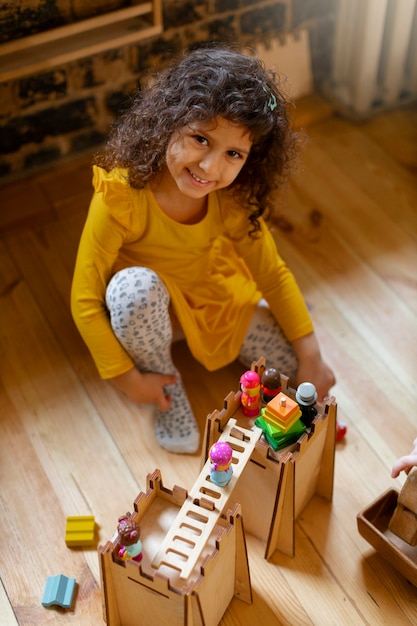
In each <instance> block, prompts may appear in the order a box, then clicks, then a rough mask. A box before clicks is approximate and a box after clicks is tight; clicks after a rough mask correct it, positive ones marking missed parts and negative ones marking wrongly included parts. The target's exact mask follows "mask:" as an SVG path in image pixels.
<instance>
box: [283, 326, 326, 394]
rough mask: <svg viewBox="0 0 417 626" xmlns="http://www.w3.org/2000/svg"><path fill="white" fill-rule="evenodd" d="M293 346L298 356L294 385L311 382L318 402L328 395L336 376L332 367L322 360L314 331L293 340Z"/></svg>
mask: <svg viewBox="0 0 417 626" xmlns="http://www.w3.org/2000/svg"><path fill="white" fill-rule="evenodd" d="M293 348H294V351H295V353H296V355H297V358H298V371H297V380H296V385H297V386H298V385H299V384H300V383H305V382H309V383H313V385H314V386H315V388H316V391H317V397H318V400H319V402H321V401H322V400H323V398H325V397H326V396H328V395H329V390H330V388H331V387H332V386H333V385H334V384H335V382H336V378H335V375H334V373H333V371H332V369H331V368H330V367H329V365H327V363H325V361H324V360H323V358H322V356H321V353H320V348H319V345H318V342H317V339H316V336H315V334H314V333H311V334H309V335H306V336H304V337H301V338H300V339H297V340H296V341H294V342H293Z"/></svg>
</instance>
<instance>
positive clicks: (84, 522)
mask: <svg viewBox="0 0 417 626" xmlns="http://www.w3.org/2000/svg"><path fill="white" fill-rule="evenodd" d="M94 530H95V521H94V515H70V516H69V517H67V524H66V528H65V543H66V544H67V546H68V547H69V548H77V547H81V546H92V545H94Z"/></svg>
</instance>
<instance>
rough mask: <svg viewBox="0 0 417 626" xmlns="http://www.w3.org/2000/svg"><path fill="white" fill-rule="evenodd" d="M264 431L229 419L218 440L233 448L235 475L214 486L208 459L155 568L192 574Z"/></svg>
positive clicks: (155, 562) (187, 575)
mask: <svg viewBox="0 0 417 626" xmlns="http://www.w3.org/2000/svg"><path fill="white" fill-rule="evenodd" d="M261 434H262V430H261V429H260V428H256V427H255V428H254V429H253V430H247V429H244V428H237V427H236V420H235V419H230V420H229V422H228V424H227V426H226V428H225V429H224V431H223V433H222V435H221V437H220V439H219V441H224V442H226V443H228V444H229V445H230V446H231V447H232V449H233V457H232V464H233V465H232V467H233V475H232V478H231V480H230V482H229V483H228V485H227V486H226V487H218V486H217V485H214V484H213V483H212V482H210V460H209V459H208V460H207V461H206V463H205V465H204V467H203V469H202V470H201V472H200V475H199V476H198V478H197V480H196V482H195V483H194V486H193V487H192V489H191V491H190V493H189V495H188V497H187V499H186V501H185V502H184V504H183V505H182V507H181V509H180V510H179V512H178V515H177V516H176V518H175V520H174V522H173V524H172V526H171V528H170V530H169V531H168V533H167V534H166V536H165V539H164V541H163V542H162V545H161V547H160V549H159V550H158V552H157V554H156V556H155V557H154V559H153V561H152V566H153V567H154V568H155V569H158V568H159V567H161V566H162V565H165V566H167V567H172V568H173V569H175V570H177V571H178V572H179V575H180V578H183V579H187V578H188V577H189V576H190V574H191V572H192V571H193V569H194V568H195V566H196V564H197V562H198V560H199V558H200V555H201V553H202V551H203V550H204V547H205V545H206V543H207V541H208V538H209V537H210V534H211V533H212V532H213V530H214V527H215V526H216V524H217V523H218V521H219V517H220V516H221V514H222V512H223V511H224V509H225V508H226V506H227V503H228V500H229V498H230V497H231V495H232V492H233V489H234V487H235V485H236V483H237V482H238V480H239V477H240V475H241V473H242V472H243V470H244V468H245V466H246V464H247V462H248V461H249V459H250V457H251V455H252V452H253V450H254V448H255V445H256V443H257V441H258V440H259V438H260V436H261Z"/></svg>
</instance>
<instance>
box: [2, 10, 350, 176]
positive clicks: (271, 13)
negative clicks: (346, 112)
mask: <svg viewBox="0 0 417 626" xmlns="http://www.w3.org/2000/svg"><path fill="white" fill-rule="evenodd" d="M337 3H338V0H281V1H273V2H272V1H271V0H263V1H254V0H163V2H162V4H163V21H164V30H163V33H162V34H161V35H159V36H156V37H153V38H150V39H148V40H145V41H142V42H139V43H136V44H132V45H127V46H125V47H122V48H119V49H115V50H112V51H109V52H104V53H101V54H97V55H95V56H92V57H88V58H84V59H81V60H78V61H74V62H71V63H68V64H66V65H64V66H62V67H56V68H54V69H51V70H50V71H45V72H41V73H38V74H36V75H34V76H25V77H23V78H20V79H18V80H12V81H9V82H6V83H3V82H2V83H0V151H1V154H0V182H7V181H8V180H10V179H11V178H14V177H16V176H17V175H26V174H29V173H32V172H33V171H36V170H38V169H39V168H40V167H45V166H47V164H49V163H52V162H56V161H57V160H58V159H62V158H65V157H68V156H71V155H73V154H79V153H80V152H82V151H85V150H93V148H94V147H95V146H97V145H98V144H99V143H100V142H101V141H102V140H103V138H104V136H105V133H106V129H107V128H108V126H109V124H110V123H111V121H112V120H113V119H114V116H115V115H116V114H117V112H118V111H120V110H121V108H122V107H123V105H124V103H126V101H127V99H128V94H129V93H130V92H131V91H132V90H133V89H134V87H135V86H136V85H137V84H138V83H139V84H140V80H141V77H144V76H145V74H146V72H147V71H148V70H149V69H150V68H152V69H154V68H157V67H158V66H161V64H163V63H164V62H165V61H166V60H167V59H169V58H170V57H171V56H172V54H173V53H176V52H178V51H180V50H182V49H184V48H186V47H187V46H189V45H191V44H194V43H200V42H206V41H210V40H224V41H233V42H238V43H239V44H240V45H242V46H251V45H255V44H257V43H259V42H264V43H265V42H267V41H268V39H269V38H276V37H277V36H279V35H280V34H282V33H288V32H293V31H294V30H296V29H297V28H300V27H306V28H308V30H309V32H310V42H311V51H312V63H313V72H314V79H315V83H316V87H317V89H320V84H321V82H322V80H323V78H324V77H325V76H326V75H327V74H328V72H329V68H330V59H331V48H332V35H333V28H334V17H335V12H336V10H337ZM131 4H132V2H129V1H126V0H91V1H90V2H84V0H15V1H14V2H13V3H0V32H1V33H3V35H2V37H3V39H2V41H3V42H4V41H5V40H6V39H17V38H19V37H22V36H26V35H30V34H33V33H36V32H42V31H44V30H47V29H49V28H55V27H57V26H61V25H64V24H68V23H72V22H74V21H76V20H79V19H83V18H87V17H92V16H94V15H95V14H97V13H98V12H100V11H105V10H109V11H110V10H114V9H116V8H121V7H126V6H129V5H131ZM133 4H134V3H133Z"/></svg>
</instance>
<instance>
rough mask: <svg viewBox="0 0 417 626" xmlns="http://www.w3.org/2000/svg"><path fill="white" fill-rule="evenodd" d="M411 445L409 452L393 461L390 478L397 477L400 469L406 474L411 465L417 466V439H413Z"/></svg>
mask: <svg viewBox="0 0 417 626" xmlns="http://www.w3.org/2000/svg"><path fill="white" fill-rule="evenodd" d="M413 446H414V448H413V449H412V450H411V452H410V454H408V455H406V456H402V457H401V458H399V459H398V460H397V461H396V462H395V463H394V465H393V467H392V470H391V477H392V478H397V476H399V474H400V472H402V470H404V471H405V473H406V474H408V473H409V471H410V470H411V469H412V468H413V467H415V466H417V439H414V442H413Z"/></svg>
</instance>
